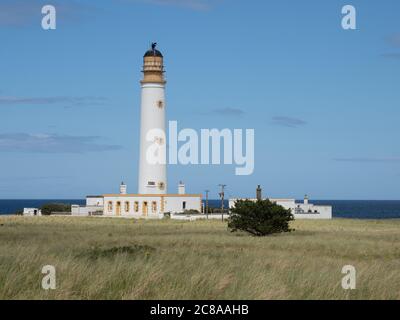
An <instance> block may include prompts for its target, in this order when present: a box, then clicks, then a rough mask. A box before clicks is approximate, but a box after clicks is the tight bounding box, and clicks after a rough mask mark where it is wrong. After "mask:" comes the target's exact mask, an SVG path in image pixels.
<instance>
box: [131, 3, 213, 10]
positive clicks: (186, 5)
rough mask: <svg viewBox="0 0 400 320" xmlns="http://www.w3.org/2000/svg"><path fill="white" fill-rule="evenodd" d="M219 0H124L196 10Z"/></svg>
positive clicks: (207, 8)
mask: <svg viewBox="0 0 400 320" xmlns="http://www.w3.org/2000/svg"><path fill="white" fill-rule="evenodd" d="M219 1H220V0H125V1H124V2H142V3H148V4H153V5H162V6H174V7H182V8H187V9H191V10H196V11H205V10H209V9H210V8H212V6H213V4H215V3H216V2H219Z"/></svg>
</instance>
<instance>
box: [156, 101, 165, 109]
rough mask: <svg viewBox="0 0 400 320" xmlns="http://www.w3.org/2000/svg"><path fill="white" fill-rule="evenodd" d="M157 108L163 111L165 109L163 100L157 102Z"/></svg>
mask: <svg viewBox="0 0 400 320" xmlns="http://www.w3.org/2000/svg"><path fill="white" fill-rule="evenodd" d="M157 107H158V108H160V109H162V108H163V107H164V102H162V100H159V101H157Z"/></svg>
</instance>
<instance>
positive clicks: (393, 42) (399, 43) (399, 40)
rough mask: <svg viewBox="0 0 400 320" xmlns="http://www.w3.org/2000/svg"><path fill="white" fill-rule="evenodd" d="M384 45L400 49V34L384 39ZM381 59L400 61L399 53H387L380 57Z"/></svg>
mask: <svg viewBox="0 0 400 320" xmlns="http://www.w3.org/2000/svg"><path fill="white" fill-rule="evenodd" d="M385 41H386V43H387V44H388V45H390V46H391V47H393V48H400V33H394V34H392V35H390V36H388V37H386V39H385ZM381 56H382V57H383V58H387V59H393V60H400V52H389V53H384V54H382V55H381Z"/></svg>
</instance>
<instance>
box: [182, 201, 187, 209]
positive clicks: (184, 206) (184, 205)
mask: <svg viewBox="0 0 400 320" xmlns="http://www.w3.org/2000/svg"><path fill="white" fill-rule="evenodd" d="M182 209H183V210H186V201H183V202H182Z"/></svg>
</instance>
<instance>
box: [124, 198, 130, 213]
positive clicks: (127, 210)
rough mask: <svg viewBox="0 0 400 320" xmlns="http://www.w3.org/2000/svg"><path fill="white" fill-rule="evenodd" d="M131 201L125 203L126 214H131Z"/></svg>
mask: <svg viewBox="0 0 400 320" xmlns="http://www.w3.org/2000/svg"><path fill="white" fill-rule="evenodd" d="M129 207H130V206H129V201H126V202H125V212H126V213H128V212H129Z"/></svg>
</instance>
